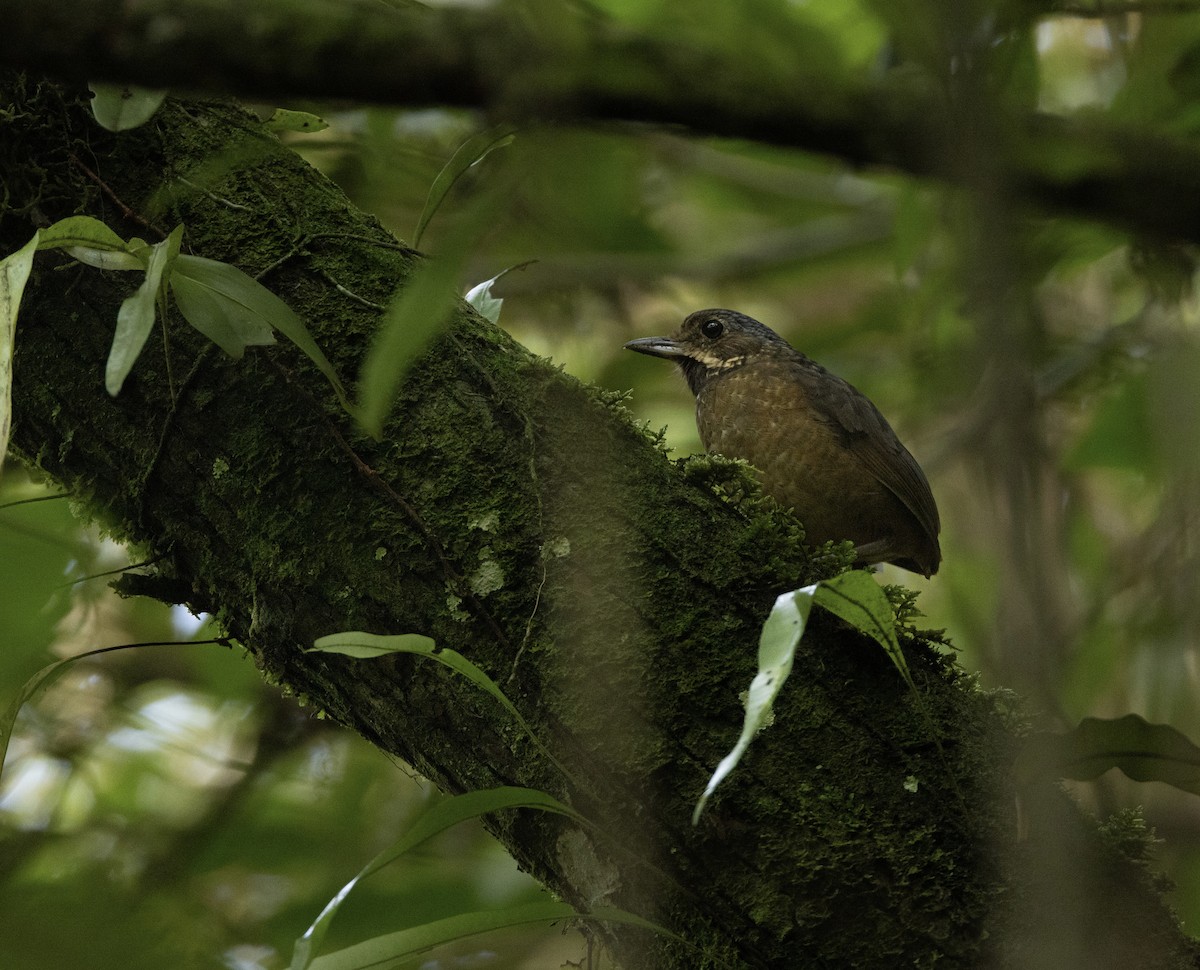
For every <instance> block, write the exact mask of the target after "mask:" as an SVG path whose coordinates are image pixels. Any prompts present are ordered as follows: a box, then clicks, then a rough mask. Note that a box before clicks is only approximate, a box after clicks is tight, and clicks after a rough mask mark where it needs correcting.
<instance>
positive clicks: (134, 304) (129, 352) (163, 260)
mask: <svg viewBox="0 0 1200 970" xmlns="http://www.w3.org/2000/svg"><path fill="white" fill-rule="evenodd" d="M182 239H183V226H182V225H180V226H176V227H175V230H174V232H172V233H171V235H169V236H168V237H167V238H166V239H164V240H163V241H162V242H160V243H157V244H156V245H154V246H152V247H150V249H151V252H150V262H149V265H148V266H147V267H146V278H145V279H144V280H142V285H141V286H139V287H138V288H137V291H136V292H135V293H134V294H133V296H130V297H127V298H126V299H125V301H124V302H123V303H122V304H121V309H120V310H119V311H118V312H117V330H116V333H114V334H113V341H112V347H111V348H110V349H109V352H108V363H107V364H106V365H105V368H104V387H105V389H106V390H107V391H108V393H109V394H111V395H112V396H113V397H116V396H117V395H118V394H119V393H120V392H121V386H122V385H123V384H124V383H125V378H126V377H128V376H129V372H130V371H131V370H132V369H133V364H134V361H136V360H137V359H138V356H139V355H140V354H141V352H142V348H143V347H144V346H145V345H146V338H147V337H149V336H150V330H151V328H152V327H153V326H154V316H155V308H156V306H157V304H158V299H159V296H160V292H161V290H162V287H163V274H164V273H165V272H167V271H169V269H170V266H171V263H172V262H174V260H175V257H176V256H178V255H179V243H180V241H181V240H182Z"/></svg>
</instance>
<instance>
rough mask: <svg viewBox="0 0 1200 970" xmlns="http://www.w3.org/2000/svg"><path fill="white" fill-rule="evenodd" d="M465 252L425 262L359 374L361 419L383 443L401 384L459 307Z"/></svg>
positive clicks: (393, 304)
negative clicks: (456, 283) (456, 282)
mask: <svg viewBox="0 0 1200 970" xmlns="http://www.w3.org/2000/svg"><path fill="white" fill-rule="evenodd" d="M464 252H465V248H456V249H455V250H454V251H453V252H452V253H448V254H447V255H444V256H442V257H440V258H438V259H430V260H427V261H426V262H425V263H423V264H422V265H421V266H420V267H419V268H418V269H417V271H416V272H415V273H413V275H412V277H411V278H410V280H409V282H408V285H407V286H406V287H405V288H404V289H403V290H401V291H400V293H399V294H397V296H396V297H395V299H393V300H392V302H391V305H390V306H389V307H388V308H387V311H386V312H385V314H384V317H383V320H382V322H381V324H380V328H379V332H378V333H377V334H376V336H375V340H374V341H373V342H372V344H371V349H370V351H369V352H368V353H367V359H366V360H365V361H363V365H362V370H361V371H360V373H359V396H360V410H359V420H360V421H361V422H362V425H363V427H364V428H365V429H366V431H367V433H368V434H370V435H372V436H373V437H375V438H377V439H378V438H382V437H383V425H384V422H385V421H386V420H387V415H388V411H389V410H390V409H391V406H392V401H393V399H394V398H395V396H396V389H397V388H398V387H399V386H400V382H401V380H403V378H404V375H405V374H406V373H407V372H408V369H409V367H411V366H412V364H413V362H414V361H415V360H416V359H417V357H418V356H419V355H420V353H421V351H423V350H424V349H425V347H426V345H428V344H429V342H430V341H431V340H433V338H434V337H435V336H437V334H438V333H439V331H441V329H442V327H443V326H445V324H446V321H447V320H448V319H449V317H450V313H451V311H452V310H453V309H454V304H455V302H456V300H457V296H456V294H455V292H454V280H455V277H456V276H457V275H458V268H459V263H460V261H461V259H462V256H463V254H464Z"/></svg>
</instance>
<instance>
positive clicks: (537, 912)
mask: <svg viewBox="0 0 1200 970" xmlns="http://www.w3.org/2000/svg"><path fill="white" fill-rule="evenodd" d="M567 919H582V920H601V921H603V922H607V923H625V924H628V925H631V926H639V927H641V928H642V929H648V930H653V931H656V932H659V933H664V934H666V935H668V936H672V937H674V934H673V933H669V932H668V931H666V930H665V929H663V928H662V927H660V926H657V925H655V924H654V923H651V922H650V921H649V920H645V919H643V918H642V917H640V916H635V915H634V914H632V913H627V912H625V911H624V910H620V909H613V908H611V907H601V908H598V909H595V910H593V911H592V912H590V913H578V912H576V911H575V910H574V908H572V907H571V906H570V905H568V904H567V903H558V902H549V901H546V902H536V903H525V904H523V905H520V906H510V907H508V908H506V909H502V910H496V911H493V912H484V913H460V914H459V915H457V916H449V917H447V918H445V919H440V920H434V921H433V922H430V923H424V924H422V925H421V926H414V927H412V928H411V929H407V930H401V931H400V932H398V933H388V934H386V935H384V936H377V937H375V938H374V939H372V940H367V941H365V942H363V943H356V944H355V945H354V946H348V947H346V948H345V949H343V950H337V951H336V952H334V953H330V954H328V955H327V956H322V957H317V959H316V960H314V961H313V962H312V970H365V968H367V967H383V966H393V965H395V961H399V960H404V959H411V958H413V957H416V956H420V955H421V954H422V953H427V952H429V951H430V950H432V949H433V948H434V947H438V946H442V945H443V944H446V943H453V942H454V941H456V940H462V939H465V938H467V937H471V936H476V935H478V934H480V933H489V932H491V931H493V930H500V929H506V928H508V927H513V926H525V925H528V924H530V923H544V922H552V921H554V920H567ZM675 938H676V939H678V937H675Z"/></svg>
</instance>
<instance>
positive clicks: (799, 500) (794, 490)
mask: <svg viewBox="0 0 1200 970" xmlns="http://www.w3.org/2000/svg"><path fill="white" fill-rule="evenodd" d="M696 421H697V425H698V427H699V429H700V439H701V441H702V442H703V444H704V447H705V449H706V450H708V451H712V452H718V453H720V454H722V455H726V456H727V457H730V458H744V459H745V460H746V461H748V462H749V463H750V464H751V465H753V466H754V467H755V468H757V469H758V470H759V472H760V473H761V480H762V484H763V490H764V491H765V492H766V493H767V494H768V495H770V496H771V497H772V498H774V499H775V500H776V501H777V502H779V504H780V505H784V506H789V507H791V508H793V509H794V510H795V512H796V517H797V518H798V519H799V520H800V521H801V522H802V523H803V524H804V528H805V533H806V537H807V540H808V541H809V542H810V543H813V544H816V543H820V542H825V541H826V540H830V539H833V540H842V539H851V540H853V541H854V542H855V543H856V544H859V545H861V544H865V543H868V542H872V541H877V540H880V539H885V538H887V537H889V536H890V535H891V534H892V529H891V528H890V527H889V526H888V524H887V523H888V521H889V519H890V520H892V521H894V520H895V517H896V514H897V512H899V514H900V515H901V517H907V515H908V513H907V512H906V511H904V510H898V509H896V508H895V506H897V505H898V504H899V503H898V500H897V499H896V498H895V496H894V495H892V493H891V492H890V491H889V490H888V489H887V488H885V487H884V486H883V485H882V484H880V482H879V481H878V480H877V479H876V478H875V477H874V476H873V475H872V474H871V473H870V472H869V471H868V470H867V469H866V468H865V466H864V465H863V464H862V462H861V461H860V460H859V459H858V457H857V456H856V455H855V454H854V453H853V452H852V451H851V450H850V449H848V448H847V447H846V446H845V444H844V439H843V437H842V436H841V434H840V433H839V432H838V431H837V430H835V428H834V426H833V425H832V424H831V423H830V422H828V421H826V420H823V419H822V418H821V417H820V415H819V412H818V411H817V410H815V409H814V408H813V406H812V402H811V401H810V400H809V399H808V397H807V394H806V392H805V390H804V389H803V387H800V386H798V385H797V384H796V383H795V382H793V381H773V380H771V375H770V371H769V368H768V369H767V370H766V372H763V368H761V367H744V368H740V369H738V370H735V371H733V372H731V373H728V374H723V375H720V376H719V377H715V378H714V379H712V380H710V381H709V382H708V383H707V385H706V386H705V388H704V391H703V393H702V394H701V395H700V397H698V398H697V401H696Z"/></svg>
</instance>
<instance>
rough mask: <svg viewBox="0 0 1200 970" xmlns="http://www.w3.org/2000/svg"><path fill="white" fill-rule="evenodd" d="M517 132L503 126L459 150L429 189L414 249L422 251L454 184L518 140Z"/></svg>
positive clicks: (419, 220) (465, 144) (469, 139)
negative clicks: (429, 228)
mask: <svg viewBox="0 0 1200 970" xmlns="http://www.w3.org/2000/svg"><path fill="white" fill-rule="evenodd" d="M514 132H515V129H513V128H512V126H511V125H501V126H499V127H497V128H492V129H490V130H489V131H481V132H480V133H479V134H477V135H472V136H471V137H470V138H468V139H467V140H466V141H465V142H463V143H462V144H461V145H459V147H458V150H457V151H456V152H455V153H454V154H453V155H452V156H451V157H450V161H448V162H447V163H446V164H445V165H444V166H443V167H442V170H441V171H440V172H438V174H437V178H435V179H434V180H433V184H432V185H431V186H430V187H429V195H428V197H427V198H426V199H425V208H424V209H422V210H421V216H420V218H419V219H417V228H416V229H415V230H414V231H413V249H419V248H420V246H421V236H422V235H424V233H425V227H426V226H428V225H429V220H430V219H432V218H433V217H434V214H435V213H436V212H437V211H438V209H439V208H440V207H441V205H442V202H444V201H445V199H446V196H447V194H449V192H450V190H451V189H452V188H453V187H454V183H455V182H457V181H458V180H459V179H460V178H462V176H463V173H465V172H466V171H467V170H468V169H470V168H471V167H472V166H473V165H478V164H479V163H480V162H482V161H483V160H484V159H485V158H487V157H488V155H490V154H491V153H492V152H494V151H495V150H496V149H497V148H503V147H504V146H505V145H510V144H512V141H513V139H514V138H515V137H516V135H515V133H514Z"/></svg>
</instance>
